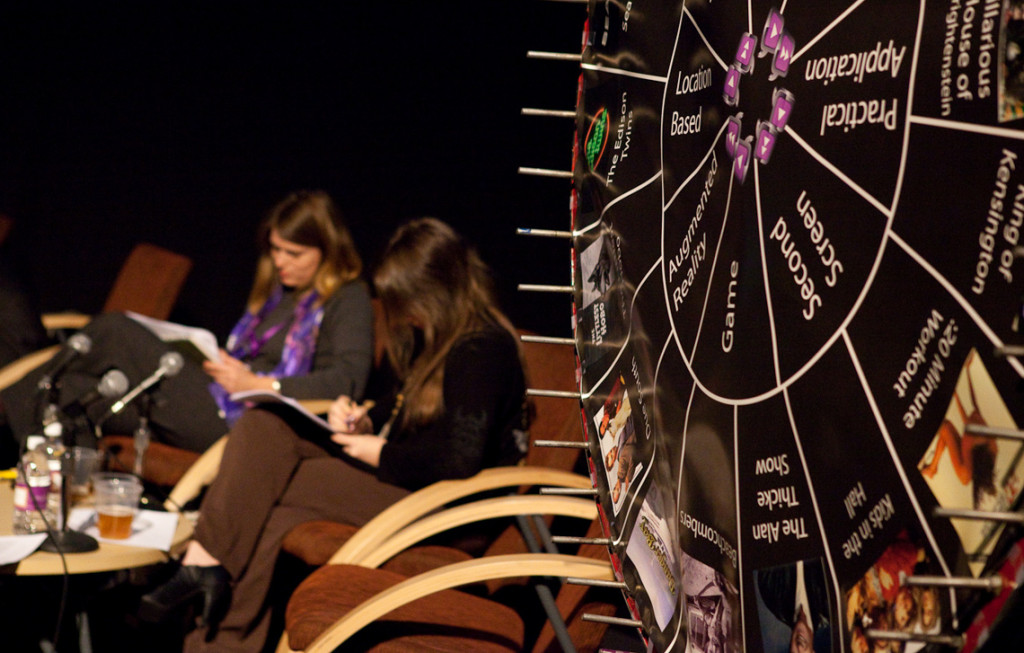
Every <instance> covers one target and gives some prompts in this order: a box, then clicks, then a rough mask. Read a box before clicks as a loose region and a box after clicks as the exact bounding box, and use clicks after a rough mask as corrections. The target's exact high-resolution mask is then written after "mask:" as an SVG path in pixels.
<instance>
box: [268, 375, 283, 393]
mask: <svg viewBox="0 0 1024 653" xmlns="http://www.w3.org/2000/svg"><path fill="white" fill-rule="evenodd" d="M270 387H271V389H273V391H274V392H276V393H278V394H280V393H281V382H280V381H278V380H277V379H274V380H273V382H271V384H270Z"/></svg>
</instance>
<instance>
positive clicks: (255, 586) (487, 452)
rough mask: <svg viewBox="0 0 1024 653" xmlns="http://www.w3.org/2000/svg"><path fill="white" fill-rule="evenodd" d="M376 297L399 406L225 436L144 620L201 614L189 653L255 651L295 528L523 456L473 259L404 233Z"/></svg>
mask: <svg viewBox="0 0 1024 653" xmlns="http://www.w3.org/2000/svg"><path fill="white" fill-rule="evenodd" d="M374 285H375V286H376V289H377V292H378V295H379V297H380V299H381V303H382V306H383V308H384V313H385V318H386V323H387V331H388V342H387V351H388V359H389V361H390V362H391V365H392V367H393V368H394V370H395V372H396V376H397V377H398V379H399V381H398V383H397V386H398V388H397V391H396V393H395V394H394V396H393V397H390V398H382V399H381V401H379V402H378V403H377V405H376V406H374V407H373V409H372V410H370V411H369V412H367V411H366V406H365V405H359V404H356V403H355V402H354V401H352V399H351V398H350V397H347V396H342V397H339V398H338V400H337V401H335V403H334V404H333V406H332V407H331V410H330V412H329V413H328V421H329V423H330V425H331V429H332V431H333V433H325V432H323V431H322V430H320V429H319V427H315V426H312V425H311V424H310V423H306V422H296V421H295V420H289V419H288V418H287V417H286V416H283V415H281V414H279V413H277V412H276V411H275V410H274V409H273V408H272V407H270V406H265V407H260V406H257V407H256V408H254V409H251V410H249V411H247V412H246V413H245V414H244V415H243V416H242V418H241V419H240V420H239V421H238V423H237V424H235V426H234V427H233V428H232V429H231V431H230V433H229V434H228V440H227V447H226V448H225V451H224V457H223V459H222V461H221V465H220V471H219V473H218V475H217V478H216V480H215V481H214V482H213V484H212V485H211V486H210V488H209V489H208V490H207V493H206V496H205V498H204V499H203V502H202V505H201V506H200V516H199V522H198V524H197V526H196V530H195V538H194V539H193V540H192V542H190V543H189V546H188V549H187V551H186V553H185V556H184V558H183V559H182V566H181V567H179V569H178V571H177V572H176V574H175V575H174V576H173V577H172V578H171V580H170V581H168V582H167V583H166V584H165V585H162V586H161V587H159V588H157V589H156V590H154V591H153V592H151V593H149V594H147V595H146V596H144V597H143V599H142V604H141V606H140V616H141V617H142V618H144V619H147V620H151V621H152V620H159V619H162V618H163V617H165V616H167V615H168V614H170V613H171V612H172V611H173V610H174V609H175V608H177V607H179V606H181V605H182V604H184V603H187V602H190V601H193V600H197V601H199V602H200V603H201V605H200V611H199V613H200V615H201V618H200V625H201V627H200V628H199V629H198V630H196V631H193V632H192V633H191V634H190V635H189V636H188V638H187V640H186V647H185V648H186V650H188V651H200V650H210V651H259V650H261V648H262V647H263V645H264V644H265V642H266V638H267V633H268V629H269V622H270V615H269V612H268V609H267V607H266V605H265V602H266V601H265V599H266V596H267V592H268V589H269V587H270V580H271V574H272V571H273V567H274V563H275V561H276V559H277V554H278V550H279V548H280V545H281V540H282V538H283V537H284V535H285V533H287V532H288V530H290V529H291V528H292V527H293V526H295V525H297V524H300V523H302V522H305V521H312V520H318V519H330V520H334V521H338V522H342V523H347V524H352V525H356V526H359V525H362V524H364V523H366V522H367V521H369V520H370V519H371V518H373V517H374V516H375V515H376V514H377V513H379V512H380V511H381V510H383V509H384V508H386V507H387V506H389V505H391V504H393V503H394V502H396V501H398V500H399V499H401V498H402V497H404V496H405V495H407V494H408V493H409V492H410V491H411V490H415V489H418V488H420V487H423V486H425V485H428V484H430V483H433V482H435V481H438V480H442V479H447V478H463V477H467V476H471V475H473V474H475V473H476V472H478V471H480V470H481V469H483V468H485V467H491V466H498V465H508V464H514V463H515V462H517V461H518V460H519V459H520V458H521V457H522V456H523V454H524V453H525V435H526V434H525V428H526V423H525V422H526V419H527V418H526V411H525V410H524V401H525V392H526V390H525V380H524V377H523V369H522V364H521V357H520V352H519V346H518V341H517V339H516V337H515V332H514V330H513V329H512V327H511V325H510V324H509V322H508V320H507V319H506V318H505V316H504V315H502V313H501V312H500V311H499V310H498V308H496V306H495V302H494V299H493V296H492V293H491V289H490V282H489V276H488V274H487V270H486V268H485V267H484V265H483V263H482V262H481V261H480V259H479V258H478V257H477V255H476V254H475V253H474V252H473V250H471V249H469V248H468V247H467V246H466V244H465V243H464V242H463V240H462V239H461V238H460V237H459V236H458V235H456V234H455V233H454V232H453V231H452V230H451V228H450V227H448V226H447V225H445V224H444V223H442V222H439V221H437V220H434V219H429V218H427V219H421V220H416V221H413V222H411V223H409V224H407V225H405V226H403V227H401V228H399V230H398V231H397V232H396V233H395V235H394V236H393V237H392V239H391V241H390V243H389V245H388V248H387V250H386V252H385V253H384V256H383V259H382V261H381V265H380V267H379V269H378V270H377V272H376V274H375V275H374ZM256 479H258V481H257V480H256Z"/></svg>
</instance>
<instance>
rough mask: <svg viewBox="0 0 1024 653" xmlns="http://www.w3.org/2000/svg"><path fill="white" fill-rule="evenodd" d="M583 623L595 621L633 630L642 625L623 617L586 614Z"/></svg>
mask: <svg viewBox="0 0 1024 653" xmlns="http://www.w3.org/2000/svg"><path fill="white" fill-rule="evenodd" d="M583 621H594V622H597V623H601V624H609V625H611V626H628V627H632V628H639V627H640V626H641V625H642V624H641V623H640V622H639V621H637V620H636V619H623V618H622V617H605V616H604V615H599V614H584V615H583Z"/></svg>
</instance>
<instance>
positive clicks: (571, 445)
mask: <svg viewBox="0 0 1024 653" xmlns="http://www.w3.org/2000/svg"><path fill="white" fill-rule="evenodd" d="M533 446H535V447H560V448H563V449H587V448H589V447H590V445H588V444H587V443H586V442H579V441H573V442H567V441H565V440H534V441H533Z"/></svg>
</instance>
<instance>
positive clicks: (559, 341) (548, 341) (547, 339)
mask: <svg viewBox="0 0 1024 653" xmlns="http://www.w3.org/2000/svg"><path fill="white" fill-rule="evenodd" d="M519 339H520V340H522V341H523V342H537V343H540V344H542V345H575V344H576V340H575V339H574V338H554V337H552V336H528V335H521V336H519Z"/></svg>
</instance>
